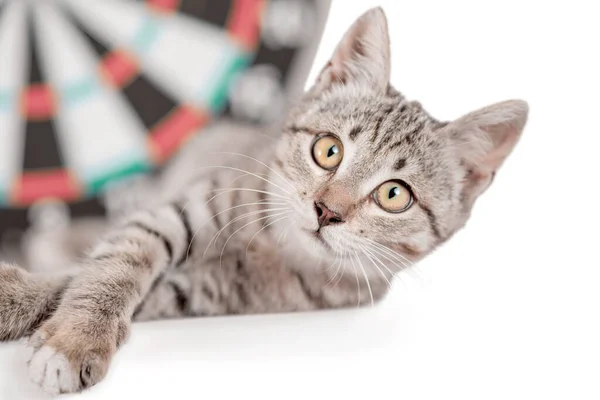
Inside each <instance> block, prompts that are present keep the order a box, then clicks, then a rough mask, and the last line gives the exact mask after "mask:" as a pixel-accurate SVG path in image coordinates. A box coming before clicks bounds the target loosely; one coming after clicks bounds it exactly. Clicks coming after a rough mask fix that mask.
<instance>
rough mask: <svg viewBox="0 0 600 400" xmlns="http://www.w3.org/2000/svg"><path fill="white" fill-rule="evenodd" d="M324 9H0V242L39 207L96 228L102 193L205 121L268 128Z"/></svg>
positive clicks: (287, 2)
mask: <svg viewBox="0 0 600 400" xmlns="http://www.w3.org/2000/svg"><path fill="white" fill-rule="evenodd" d="M319 3H321V4H319ZM322 3H327V7H328V3H329V2H328V1H323V0H271V1H268V0H0V232H5V231H6V230H7V229H12V228H18V229H23V228H25V227H26V226H27V224H28V222H27V220H28V218H27V210H28V208H30V207H31V206H32V205H34V204H38V203H40V202H44V201H46V200H48V199H53V200H58V201H61V202H64V203H65V204H67V205H68V209H69V210H70V212H71V214H72V215H74V216H78V215H102V214H103V213H104V212H105V210H104V208H103V206H102V204H101V201H99V200H98V196H99V194H100V193H102V191H103V188H105V187H106V185H108V184H110V183H112V182H115V181H119V180H121V179H125V178H127V177H130V176H132V175H133V174H139V173H145V172H149V171H154V170H156V169H157V168H159V167H160V166H161V165H162V164H163V163H164V162H166V161H167V160H169V158H171V157H172V156H173V155H174V154H175V153H176V152H177V150H178V149H179V147H180V146H181V145H182V144H183V143H184V142H185V141H186V140H187V139H189V138H190V136H191V135H194V134H196V133H198V132H201V131H202V128H203V127H204V126H206V124H207V123H208V122H209V121H211V120H212V119H213V118H215V117H219V116H222V115H227V116H229V117H230V118H237V119H242V120H247V121H249V122H253V123H257V122H258V123H261V122H268V121H269V120H271V119H273V118H276V117H278V116H279V115H280V112H279V111H281V109H280V108H278V107H281V104H284V103H285V93H287V88H288V84H289V82H291V81H292V80H294V81H296V82H300V84H302V82H303V80H304V78H305V77H306V74H307V73H308V71H306V70H304V71H298V70H296V71H294V68H292V67H293V65H294V63H295V62H296V61H295V59H296V58H297V56H298V54H299V53H300V52H301V51H302V50H304V49H305V48H309V47H313V48H314V47H315V46H316V43H317V42H318V41H319V39H320V32H321V28H322V25H323V23H324V16H325V15H326V11H327V10H326V8H324V7H323V4H322ZM302 54H303V55H305V56H306V53H302ZM309 54H310V53H309ZM310 56H311V57H312V54H311V55H310ZM290 74H292V75H294V76H293V78H294V79H292V76H291V75H290ZM298 74H304V75H303V76H302V77H301V78H300V79H298V76H297V75H298Z"/></svg>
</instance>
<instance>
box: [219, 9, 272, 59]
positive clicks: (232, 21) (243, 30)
mask: <svg viewBox="0 0 600 400" xmlns="http://www.w3.org/2000/svg"><path fill="white" fill-rule="evenodd" d="M264 4H265V2H264V0H234V3H233V6H232V11H231V16H230V17H229V21H228V23H227V30H228V31H229V33H230V34H231V35H232V36H233V37H234V38H235V39H236V40H237V41H238V42H240V43H241V44H242V46H244V47H245V48H246V49H251V48H253V47H254V46H256V43H258V41H259V35H260V19H261V14H262V11H263V7H264Z"/></svg>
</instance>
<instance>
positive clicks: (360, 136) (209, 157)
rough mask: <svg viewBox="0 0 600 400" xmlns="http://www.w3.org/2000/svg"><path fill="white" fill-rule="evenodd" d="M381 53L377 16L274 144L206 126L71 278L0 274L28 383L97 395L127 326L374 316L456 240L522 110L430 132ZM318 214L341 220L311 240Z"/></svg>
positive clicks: (226, 127) (4, 329)
mask: <svg viewBox="0 0 600 400" xmlns="http://www.w3.org/2000/svg"><path fill="white" fill-rule="evenodd" d="M388 41H389V38H388V37H387V22H386V19H385V16H384V15H383V13H382V11H381V10H379V9H375V10H372V11H370V12H368V13H367V14H365V15H364V16H363V17H361V18H360V19H359V20H358V21H357V22H356V23H355V25H354V26H353V27H352V28H351V29H350V30H349V32H348V33H347V34H346V36H345V37H344V39H343V40H342V42H341V43H340V45H339V46H338V49H337V50H336V52H335V53H334V56H333V57H332V60H331V62H330V63H329V64H328V65H327V66H326V67H325V68H324V70H323V72H322V74H321V76H320V77H319V79H318V81H317V83H316V84H315V86H314V87H313V89H311V90H310V91H309V92H307V93H306V95H305V96H304V97H303V99H302V100H301V101H300V102H299V103H298V104H297V105H296V106H295V107H294V108H293V109H292V111H291V112H290V116H289V117H288V121H287V123H286V127H285V129H284V131H283V133H282V135H281V137H280V138H279V139H277V140H275V139H272V138H269V137H266V136H265V135H262V133H260V132H255V131H253V130H252V129H251V128H248V127H240V126H234V125H231V124H228V123H223V124H219V125H216V126H215V127H213V128H212V129H210V130H209V131H208V132H207V133H205V134H204V135H202V137H199V138H198V139H196V140H195V141H193V142H192V143H190V144H189V145H188V146H187V148H186V149H185V151H184V152H183V153H182V154H181V156H180V157H179V158H178V159H177V160H175V161H174V163H173V164H172V165H171V167H170V168H169V169H168V170H167V171H166V172H165V173H164V174H163V176H161V177H160V179H159V180H158V181H157V182H156V183H155V187H154V189H153V190H152V191H151V192H149V193H147V194H146V197H145V199H144V202H143V204H140V205H139V207H138V208H139V209H138V210H137V211H136V212H134V213H132V214H131V215H129V216H128V217H127V219H125V220H123V221H121V222H120V223H119V224H118V225H116V226H113V227H111V228H110V229H107V232H108V233H106V234H104V235H103V236H102V238H101V239H100V240H99V241H98V243H97V244H95V245H94V247H93V248H92V250H91V252H89V254H88V255H87V256H86V257H85V258H84V260H82V261H81V262H80V267H79V268H77V269H75V270H72V271H68V272H65V273H63V274H61V275H52V276H50V277H45V276H42V275H38V274H29V273H27V272H25V271H23V270H20V269H18V268H16V267H12V266H0V340H11V339H15V338H18V337H21V336H24V335H30V334H32V336H31V338H30V339H29V344H28V349H29V351H30V361H29V370H30V374H31V377H32V379H33V380H34V381H35V382H36V383H38V384H39V385H40V386H41V387H42V388H43V389H44V390H46V391H47V392H49V393H53V394H56V393H63V392H76V391H80V390H82V389H85V388H86V387H89V386H92V385H94V384H95V383H97V382H98V381H100V380H101V379H102V378H103V377H104V375H105V374H106V371H107V370H108V366H109V364H110V360H111V358H112V356H113V354H114V353H115V351H116V350H117V349H118V347H119V346H120V345H121V344H123V343H124V341H125V340H126V338H127V335H128V332H129V327H130V324H131V322H132V321H145V320H153V319H159V318H180V317H187V316H214V315H224V314H249V313H265V312H288V311H305V310H318V309H325V308H339V307H354V306H357V305H359V306H360V305H365V304H372V303H374V302H376V301H378V300H380V299H381V298H383V297H384V296H385V294H386V292H387V290H388V288H389V281H390V280H391V279H392V277H393V275H394V274H395V273H396V272H398V271H399V270H401V269H403V268H406V267H408V266H410V265H411V263H413V262H416V261H418V260H420V259H421V258H423V257H424V256H425V255H427V254H428V253H430V252H431V251H432V250H433V249H435V248H436V247H437V246H439V245H440V244H442V243H443V242H445V241H446V240H447V239H448V238H449V237H451V236H452V235H453V234H454V232H456V231H457V230H458V229H460V228H461V227H462V226H463V225H464V224H465V222H466V220H467V219H468V217H469V215H470V212H471V209H472V207H473V204H474V202H475V199H476V198H477V197H478V196H479V195H480V194H481V193H482V192H483V191H484V190H485V189H486V188H487V186H489V184H490V182H491V179H492V178H493V176H494V174H495V173H496V170H497V169H498V168H499V167H500V165H501V163H502V162H503V161H504V159H505V158H506V156H507V155H508V154H509V153H510V151H511V150H512V148H513V147H514V145H515V144H516V141H517V139H518V137H519V136H520V133H521V131H522V129H523V127H524V125H525V120H526V115H527V106H526V104H525V103H524V102H521V101H509V102H504V103H498V104H496V105H493V106H490V107H487V108H484V109H482V110H480V111H476V112H474V113H471V114H468V115H466V116H465V117H462V118H460V119H458V120H457V121H454V122H451V123H442V122H439V121H437V120H435V119H434V118H432V117H431V116H430V115H429V114H428V113H427V112H426V111H425V110H424V109H423V107H422V106H421V105H420V104H419V103H417V102H411V101H407V100H406V99H405V98H404V97H403V96H402V95H401V94H400V93H399V92H397V91H396V90H394V89H393V88H392V87H391V86H390V85H389V70H390V68H389V43H388ZM322 134H333V135H335V136H337V137H338V138H339V139H340V141H341V142H342V143H343V145H344V152H345V153H344V158H343V160H342V162H341V164H340V165H339V167H338V168H337V169H336V170H324V169H321V168H320V167H319V166H318V165H317V164H316V163H315V162H314V160H313V159H312V156H311V146H312V143H313V142H314V140H315V138H316V137H318V136H319V135H322ZM392 179H399V180H403V181H404V182H406V184H408V185H409V186H410V187H411V189H412V191H413V193H414V197H415V199H414V204H413V206H412V207H411V208H410V209H408V210H407V211H406V212H403V213H399V214H392V213H388V212H385V211H384V210H383V209H381V208H380V207H379V206H378V205H377V204H376V202H375V201H374V200H373V196H372V195H371V194H372V193H373V191H374V190H375V189H376V188H377V187H378V186H379V185H380V184H382V183H383V182H385V181H388V180H392ZM317 202H318V203H319V204H326V205H327V207H328V208H329V209H331V210H334V211H335V212H336V213H338V214H339V215H343V219H340V221H339V223H336V224H334V225H330V226H326V227H320V226H319V223H318V221H317V216H316V215H315V204H316V203H317ZM342 221H343V223H342Z"/></svg>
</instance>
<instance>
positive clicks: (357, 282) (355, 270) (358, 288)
mask: <svg viewBox="0 0 600 400" xmlns="http://www.w3.org/2000/svg"><path fill="white" fill-rule="evenodd" d="M350 260H351V261H352V269H353V270H354V276H355V277H356V289H357V291H358V303H357V304H356V307H360V295H361V293H360V280H359V279H358V270H357V269H356V263H355V262H354V256H352V254H350Z"/></svg>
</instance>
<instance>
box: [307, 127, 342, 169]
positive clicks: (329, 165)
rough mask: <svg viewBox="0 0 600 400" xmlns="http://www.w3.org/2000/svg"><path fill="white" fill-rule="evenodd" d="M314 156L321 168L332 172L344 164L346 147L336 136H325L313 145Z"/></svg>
mask: <svg viewBox="0 0 600 400" xmlns="http://www.w3.org/2000/svg"><path fill="white" fill-rule="evenodd" d="M312 154H313V158H314V160H315V162H316V163H317V164H318V165H319V167H321V168H323V169H328V170H332V169H335V168H337V167H338V165H340V163H341V162H342V158H344V146H343V145H342V142H340V140H339V139H338V138H336V137H335V136H331V135H328V136H323V137H321V138H319V139H317V141H316V142H315V144H314V145H313V149H312Z"/></svg>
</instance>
